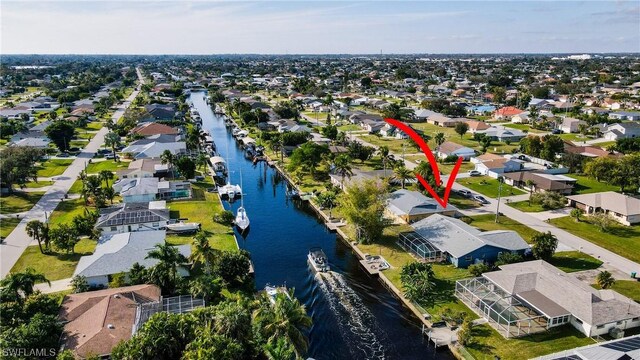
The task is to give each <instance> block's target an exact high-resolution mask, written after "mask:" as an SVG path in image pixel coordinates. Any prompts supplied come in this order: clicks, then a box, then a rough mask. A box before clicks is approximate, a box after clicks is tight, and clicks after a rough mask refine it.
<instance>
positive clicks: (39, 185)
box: [24, 181, 53, 189]
mask: <svg viewBox="0 0 640 360" xmlns="http://www.w3.org/2000/svg"><path fill="white" fill-rule="evenodd" d="M51 185H53V181H38V182H35V181H30V182H28V183H26V184H25V186H24V187H25V188H27V189H38V188H42V187H45V186H51Z"/></svg>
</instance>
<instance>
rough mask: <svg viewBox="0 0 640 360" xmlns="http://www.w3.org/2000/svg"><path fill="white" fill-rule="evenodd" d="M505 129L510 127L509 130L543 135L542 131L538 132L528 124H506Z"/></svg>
mask: <svg viewBox="0 0 640 360" xmlns="http://www.w3.org/2000/svg"><path fill="white" fill-rule="evenodd" d="M504 127H508V128H512V129H518V130H522V131H524V130H526V131H527V132H529V133H531V134H536V133H541V132H543V131H542V130H537V129H534V128H532V127H531V126H530V125H528V124H513V123H511V124H504Z"/></svg>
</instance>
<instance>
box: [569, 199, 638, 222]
mask: <svg viewBox="0 0 640 360" xmlns="http://www.w3.org/2000/svg"><path fill="white" fill-rule="evenodd" d="M567 200H569V206H571V207H574V208H578V209H581V210H583V211H584V212H585V214H595V213H605V214H609V215H611V216H612V217H613V218H614V219H615V220H616V221H618V222H619V223H621V224H624V225H627V226H630V225H633V224H638V223H640V199H638V198H637V197H633V196H630V195H624V194H620V193H617V192H615V191H605V192H599V193H593V194H583V195H572V196H567Z"/></svg>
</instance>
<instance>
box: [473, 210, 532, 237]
mask: <svg viewBox="0 0 640 360" xmlns="http://www.w3.org/2000/svg"><path fill="white" fill-rule="evenodd" d="M470 218H471V223H470V224H469V225H471V226H475V227H477V228H478V229H480V230H483V231H491V230H513V231H515V232H517V233H518V234H520V236H522V238H523V239H524V241H526V242H527V243H530V242H531V238H532V237H533V236H534V235H536V234H538V232H537V231H535V230H533V229H532V228H530V227H528V226H526V225H523V224H521V223H519V222H517V221H515V220H513V219H510V218H508V217H506V216H503V215H501V216H500V217H499V218H498V222H497V223H496V222H495V215H493V214H487V215H478V216H471V217H470Z"/></svg>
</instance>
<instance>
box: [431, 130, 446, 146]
mask: <svg viewBox="0 0 640 360" xmlns="http://www.w3.org/2000/svg"><path fill="white" fill-rule="evenodd" d="M433 139H434V140H435V141H436V145H437V146H438V147H440V145H442V143H443V142H444V140H445V137H444V133H441V132H439V133H437V134H436V135H435V136H434V137H433Z"/></svg>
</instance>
